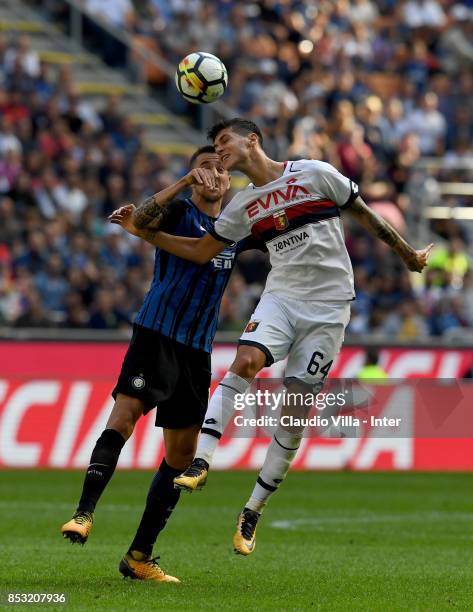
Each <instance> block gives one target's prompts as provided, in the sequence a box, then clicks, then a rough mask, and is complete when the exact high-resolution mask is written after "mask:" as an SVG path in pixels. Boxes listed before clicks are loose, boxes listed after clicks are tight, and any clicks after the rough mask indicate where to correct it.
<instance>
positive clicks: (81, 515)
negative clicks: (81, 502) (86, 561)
mask: <svg viewBox="0 0 473 612" xmlns="http://www.w3.org/2000/svg"><path fill="white" fill-rule="evenodd" d="M93 524H94V515H93V513H92V512H76V513H75V514H74V516H73V517H72V518H71V520H70V521H68V522H67V523H64V525H63V526H62V527H61V533H62V535H63V536H64V537H65V538H66V539H69V540H70V541H71V542H72V544H85V543H86V542H87V538H88V537H89V533H90V531H91V529H92V525H93Z"/></svg>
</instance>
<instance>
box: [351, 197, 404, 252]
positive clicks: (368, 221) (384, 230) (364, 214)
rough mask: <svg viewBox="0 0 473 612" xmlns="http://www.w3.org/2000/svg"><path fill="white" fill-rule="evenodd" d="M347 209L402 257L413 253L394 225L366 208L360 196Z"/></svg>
mask: <svg viewBox="0 0 473 612" xmlns="http://www.w3.org/2000/svg"><path fill="white" fill-rule="evenodd" d="M349 210H350V211H351V212H352V214H353V216H354V217H356V218H357V219H358V221H359V222H360V223H361V225H363V226H364V227H365V228H366V229H367V230H368V231H371V233H372V234H374V235H375V236H377V237H378V238H379V239H380V240H382V241H383V242H385V243H386V244H387V245H389V246H390V247H391V248H392V249H393V250H394V251H396V253H398V255H400V256H401V257H402V258H403V259H407V258H409V257H410V256H412V255H413V254H414V249H413V248H412V247H411V246H410V245H409V244H408V243H407V242H406V241H405V240H404V238H403V237H402V236H401V235H400V234H399V233H398V232H397V231H396V230H395V229H394V227H392V225H390V224H389V223H388V222H387V221H385V220H384V219H383V218H382V217H380V216H379V215H377V214H376V213H374V212H373V211H372V210H371V209H370V208H368V206H366V204H365V203H364V202H363V200H362V199H361V198H357V199H356V200H355V202H353V204H352V206H351V208H350V209H349Z"/></svg>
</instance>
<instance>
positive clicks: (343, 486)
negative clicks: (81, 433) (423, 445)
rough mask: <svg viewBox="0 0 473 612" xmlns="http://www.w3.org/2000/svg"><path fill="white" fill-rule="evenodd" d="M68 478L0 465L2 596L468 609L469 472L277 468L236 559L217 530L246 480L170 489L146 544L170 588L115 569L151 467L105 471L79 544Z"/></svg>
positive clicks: (76, 477) (123, 606)
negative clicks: (272, 491) (91, 521)
mask: <svg viewBox="0 0 473 612" xmlns="http://www.w3.org/2000/svg"><path fill="white" fill-rule="evenodd" d="M82 479H83V474H82V473H81V472H60V471H39V470H38V471H3V472H0V483H1V484H0V550H1V552H2V557H1V559H2V561H1V563H0V591H2V597H3V602H2V603H4V601H5V593H6V592H58V593H59V592H65V593H66V594H67V596H68V603H67V604H66V605H64V606H61V605H55V606H51V605H50V606H49V607H48V609H51V610H53V609H55V610H59V609H64V610H67V611H69V610H91V611H94V612H95V611H98V610H147V609H156V610H273V611H274V610H312V609H313V610H329V611H330V610H344V611H351V610H364V611H366V610H373V611H383V612H384V611H387V610H409V611H412V610H422V611H424V610H429V611H430V610H432V611H437V610H473V529H472V524H473V487H472V476H471V475H469V474H438V473H430V474H429V473H419V474H415V473H350V472H339V473H296V472H294V473H291V474H289V476H288V478H287V480H286V482H285V483H284V485H283V486H282V488H281V490H280V491H279V492H278V493H277V494H276V495H275V496H274V497H273V499H272V500H271V502H270V505H269V506H268V508H267V510H266V513H265V515H264V516H263V518H262V520H261V522H260V526H259V528H258V538H257V546H256V552H255V553H254V554H253V555H251V556H250V557H247V558H244V557H240V556H237V555H235V554H234V553H233V552H232V546H231V538H232V535H233V530H234V524H235V519H236V515H237V512H238V510H239V509H240V508H241V506H242V504H243V503H244V502H245V500H246V499H247V497H248V494H249V492H250V491H251V489H252V487H253V483H254V479H255V474H254V473H250V472H227V473H217V472H213V473H211V476H210V479H209V483H208V485H207V487H206V488H205V490H203V491H201V492H196V493H194V494H192V495H186V494H183V495H182V496H181V502H180V503H179V505H178V507H177V509H176V511H175V513H174V515H173V517H172V518H171V520H170V521H169V524H168V526H167V528H166V530H165V531H164V532H163V533H162V534H161V537H160V539H159V540H158V545H157V546H156V549H155V553H156V554H159V555H160V556H161V562H162V565H163V567H164V568H165V569H166V570H167V571H168V572H169V573H171V574H173V575H176V576H178V577H179V578H180V579H181V580H182V584H177V585H176V584H167V585H166V584H165V585H162V584H152V583H144V582H138V581H131V580H124V579H122V578H121V576H120V574H119V573H118V570H117V566H118V562H119V561H120V558H121V556H122V554H123V553H124V552H125V551H126V549H127V546H128V544H129V543H130V541H131V539H132V537H133V535H134V531H135V529H136V526H137V524H138V521H139V518H140V516H141V511H142V504H143V501H144V498H145V495H146V491H147V487H148V483H149V482H150V479H151V473H149V472H118V473H117V474H115V476H114V478H113V480H112V482H111V483H110V485H109V487H108V489H107V491H106V492H105V494H104V496H103V498H102V500H101V503H100V505H99V507H98V509H97V512H96V522H95V525H94V529H93V531H92V535H91V537H90V538H89V542H88V543H87V544H86V546H84V547H83V548H82V547H80V546H77V545H76V546H72V545H71V544H70V543H69V542H66V541H65V540H63V539H62V538H61V535H60V533H59V528H60V525H61V524H62V523H63V522H65V521H66V520H67V519H69V518H70V516H71V513H72V510H73V508H74V504H75V501H76V500H77V497H78V494H79V489H80V487H81V484H82ZM0 608H2V606H0ZM8 608H9V607H7V608H3V609H8ZM11 609H12V610H18V611H19V610H35V609H45V606H44V605H40V604H29V605H21V604H18V605H15V606H13V607H11Z"/></svg>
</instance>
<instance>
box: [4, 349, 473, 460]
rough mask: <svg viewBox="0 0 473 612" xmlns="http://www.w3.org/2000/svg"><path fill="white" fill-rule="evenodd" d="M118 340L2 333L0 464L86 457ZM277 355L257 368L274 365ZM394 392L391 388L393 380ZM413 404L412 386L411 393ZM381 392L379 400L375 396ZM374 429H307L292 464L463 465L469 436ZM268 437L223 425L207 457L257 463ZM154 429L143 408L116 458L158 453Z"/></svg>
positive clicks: (421, 370) (454, 374) (458, 357)
mask: <svg viewBox="0 0 473 612" xmlns="http://www.w3.org/2000/svg"><path fill="white" fill-rule="evenodd" d="M125 350H126V345H125V344H114V343H102V344H99V343H97V344H95V343H59V342H2V343H0V467H56V468H79V467H83V466H85V465H87V464H88V461H89V458H90V453H91V450H92V448H93V446H94V444H95V441H96V439H97V438H98V437H99V435H100V433H101V431H102V430H103V428H104V424H105V422H106V420H107V417H108V415H109V412H110V410H111V407H112V405H113V400H112V399H111V397H110V391H111V389H112V387H113V385H114V383H115V379H116V376H117V374H118V372H119V370H120V366H121V361H122V359H123V355H124V353H125ZM234 353H235V347H234V346H231V345H225V346H217V347H215V349H214V353H213V361H212V369H213V374H214V379H215V380H218V379H219V378H221V376H222V375H223V374H224V372H225V371H226V369H227V368H228V366H229V365H230V363H231V360H232V357H233V355H234ZM363 354H364V351H363V349H361V348H355V347H346V348H344V349H343V350H342V352H341V353H340V355H339V357H338V359H337V361H336V362H335V363H334V365H333V368H332V372H331V374H332V376H335V377H337V378H349V377H353V376H356V373H357V371H358V370H359V368H360V366H361V364H362V361H363ZM381 360H382V363H383V365H384V367H385V369H386V370H387V371H388V373H389V375H390V376H391V377H392V378H398V379H409V378H415V379H418V378H426V379H427V378H446V379H448V378H450V379H451V378H459V377H461V376H462V374H463V373H465V372H466V371H467V370H468V369H469V368H471V367H472V366H473V352H472V351H471V350H453V349H452V350H444V349H399V348H393V349H386V350H384V351H382V353H381ZM283 367H284V366H283V364H276V365H275V366H273V367H272V368H270V369H268V370H265V371H264V375H265V376H271V377H273V378H276V377H278V376H280V375H281V374H282V370H283ZM461 389H462V397H463V399H462V402H463V403H462V406H463V413H462V414H465V411H466V410H468V406H473V387H472V386H470V385H464V386H462V387H461ZM392 393H396V389H395V388H393V389H392ZM382 395H383V394H381V395H380V398H381V399H380V402H381V407H380V414H381V413H382V412H383V410H389V406H390V405H391V404H392V396H391V395H390V393H389V392H388V391H386V390H385V391H384V395H385V396H386V397H385V398H383V397H382ZM410 401H411V402H412V409H414V408H415V407H416V403H418V402H419V393H418V392H417V391H416V392H415V393H413V394H412V397H411V400H410ZM383 402H385V404H383ZM415 426H416V425H415V422H414V431H413V432H412V435H410V436H408V437H399V438H395V437H380V436H374V435H371V433H370V432H369V431H367V432H366V435H363V436H362V437H360V438H349V437H347V438H341V439H340V438H320V437H316V438H315V437H314V438H311V437H309V438H305V439H304V440H303V442H302V446H301V449H300V451H299V453H298V456H297V458H296V461H295V464H294V467H295V468H296V469H342V468H343V469H360V470H369V469H400V470H410V469H420V470H442V469H449V470H471V469H473V453H472V451H471V439H469V438H464V437H460V436H458V437H456V438H453V437H452V438H445V437H444V438H443V439H433V438H428V437H419V436H418V435H416V431H415ZM267 443H268V439H265V438H262V437H258V436H257V435H256V436H254V437H251V436H250V437H248V436H246V437H242V436H237V435H232V433H230V435H227V436H226V437H224V438H223V439H222V441H221V444H220V446H219V449H218V452H217V454H216V456H215V465H214V467H216V468H219V469H231V468H251V469H253V468H257V467H259V466H260V465H261V463H262V461H263V458H264V453H265V451H266V446H267ZM162 450H163V449H162V434H161V431H160V430H159V429H157V428H156V427H155V426H154V418H153V414H152V413H151V414H150V415H148V416H147V417H144V418H143V419H141V420H140V422H139V423H138V425H137V427H136V430H135V433H134V435H133V436H132V438H131V439H130V440H129V441H128V442H127V444H126V445H125V447H124V449H123V452H122V455H121V458H120V463H119V466H120V467H122V468H153V467H154V466H156V465H157V464H158V462H159V460H160V457H161V456H162Z"/></svg>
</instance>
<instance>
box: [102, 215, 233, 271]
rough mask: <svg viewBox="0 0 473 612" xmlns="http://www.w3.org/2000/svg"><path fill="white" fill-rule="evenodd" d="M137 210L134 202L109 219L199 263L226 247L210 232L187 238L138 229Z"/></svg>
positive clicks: (140, 236)
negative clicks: (135, 215)
mask: <svg viewBox="0 0 473 612" xmlns="http://www.w3.org/2000/svg"><path fill="white" fill-rule="evenodd" d="M136 210H137V209H136V207H135V206H134V205H133V204H126V205H125V206H121V207H120V208H117V210H114V211H113V213H112V214H111V215H110V216H109V218H108V219H109V221H110V223H115V224H117V225H121V227H122V228H123V229H124V230H125V231H127V232H128V233H129V234H133V235H134V236H138V237H139V238H142V239H143V240H146V242H149V243H150V244H152V245H153V246H155V247H159V248H162V249H164V250H165V251H167V252H168V253H171V255H176V256H177V257H181V258H182V259H187V260H188V261H193V262H194V263H197V264H204V263H207V262H208V261H210V260H211V259H212V258H213V257H215V256H216V255H218V254H219V253H221V252H222V251H223V249H224V248H225V243H224V242H220V241H219V240H216V239H215V238H213V236H211V235H210V234H204V235H203V236H202V238H187V237H186V236H174V235H171V234H166V233H164V232H160V231H158V230H155V229H147V228H146V229H138V228H137V227H136V225H135V224H134V221H133V217H134V213H135V212H136Z"/></svg>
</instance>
